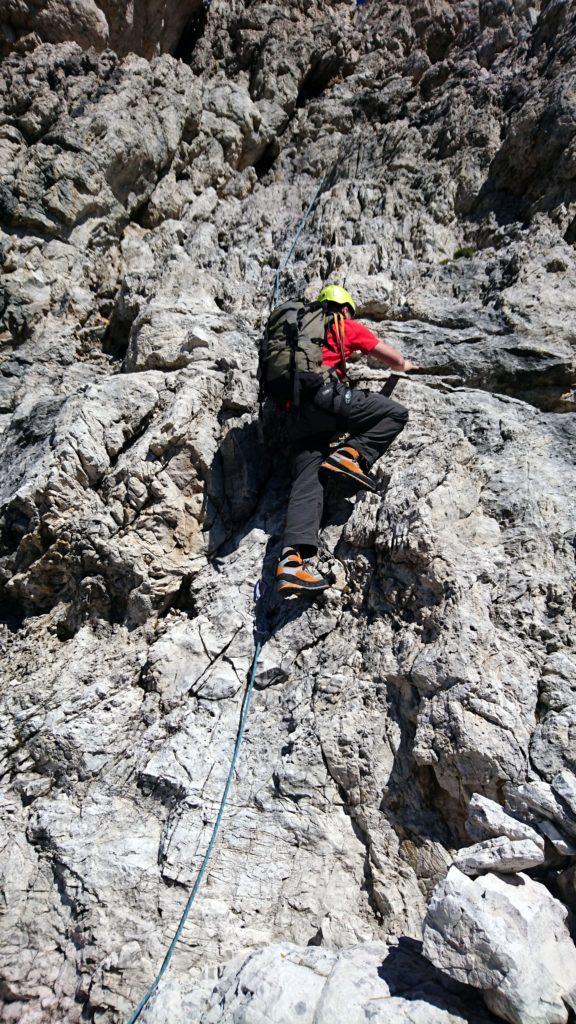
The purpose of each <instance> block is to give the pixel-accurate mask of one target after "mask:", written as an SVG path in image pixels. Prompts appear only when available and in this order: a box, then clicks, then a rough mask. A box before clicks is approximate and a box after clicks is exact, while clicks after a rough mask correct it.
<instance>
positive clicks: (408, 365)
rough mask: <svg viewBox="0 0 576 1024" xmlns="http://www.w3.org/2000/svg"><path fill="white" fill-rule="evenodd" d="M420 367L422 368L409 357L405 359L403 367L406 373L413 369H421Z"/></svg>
mask: <svg viewBox="0 0 576 1024" xmlns="http://www.w3.org/2000/svg"><path fill="white" fill-rule="evenodd" d="M420 369H421V367H420V366H417V364H416V363H411V362H410V360H409V359H405V360H404V367H403V371H404V373H410V371H411V370H420Z"/></svg>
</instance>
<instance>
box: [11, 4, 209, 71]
mask: <svg viewBox="0 0 576 1024" xmlns="http://www.w3.org/2000/svg"><path fill="white" fill-rule="evenodd" d="M0 18H1V21H0V47H1V49H0V55H2V56H3V55H4V54H6V53H9V52H10V51H11V50H12V49H16V50H19V51H20V52H25V51H26V50H30V49H33V48H34V46H36V45H37V44H38V43H39V42H46V43H63V42H75V43H79V44H80V46H82V47H95V49H97V50H103V49H105V48H106V47H108V46H109V47H111V48H112V49H113V50H115V51H116V52H117V53H120V54H126V53H130V52H133V53H138V54H140V55H141V56H143V57H153V56H155V55H156V54H159V53H163V52H165V51H169V52H172V51H173V50H177V49H178V47H179V46H180V47H182V48H184V49H186V47H187V45H190V43H189V40H190V39H194V37H195V35H196V34H197V33H198V32H201V31H202V28H203V25H204V20H205V11H204V7H203V3H202V0H135V2H134V0H0Z"/></svg>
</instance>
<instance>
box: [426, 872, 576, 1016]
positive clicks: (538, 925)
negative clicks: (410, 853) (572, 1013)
mask: <svg viewBox="0 0 576 1024" xmlns="http://www.w3.org/2000/svg"><path fill="white" fill-rule="evenodd" d="M566 914H567V912H566V910H565V908H564V907H563V906H562V904H561V903H560V902H559V901H558V900H556V899H554V898H553V897H552V896H551V895H550V894H549V892H548V891H547V889H546V888H545V887H544V886H543V885H541V884H540V883H539V882H534V881H532V880H531V879H530V878H528V877H527V876H526V875H519V876H518V877H516V878H514V879H511V880H508V879H504V878H502V877H500V876H498V875H491V874H489V875H484V876H483V877H482V878H478V879H476V880H475V881H471V880H470V879H468V878H466V876H465V875H463V874H462V873H461V872H460V871H458V869H457V868H451V869H450V872H449V873H448V876H447V878H446V879H445V881H444V882H441V883H440V885H439V886H438V888H437V889H436V891H435V893H434V895H433V897H432V900H431V901H430V904H429V907H428V912H427V915H426V919H425V922H424V947H423V949H424V955H425V956H427V957H428V959H429V960H430V961H431V962H432V963H433V964H435V965H436V966H437V967H440V968H441V970H442V971H444V972H446V973H447V974H449V975H450V976H451V977H453V978H455V979H456V980H458V981H461V982H466V983H467V984H471V985H473V986H474V987H475V988H478V989H479V990H480V991H481V992H482V994H483V997H484V1000H485V1002H486V1004H487V1006H488V1007H489V1008H490V1009H491V1010H492V1011H493V1012H494V1013H496V1014H497V1015H498V1016H499V1017H502V1018H503V1019H504V1020H507V1021H510V1022H511V1024H543V1022H547V1024H565V1022H566V1021H567V1020H568V1007H572V1008H574V1005H575V1003H576V947H575V946H574V944H573V942H572V939H571V938H570V935H569V932H568V929H567V928H566V924H565V919H566ZM528 963H529V964H530V970H529V971H528V970H526V965H527V964H528Z"/></svg>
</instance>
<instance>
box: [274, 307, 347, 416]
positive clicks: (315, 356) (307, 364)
mask: <svg viewBox="0 0 576 1024" xmlns="http://www.w3.org/2000/svg"><path fill="white" fill-rule="evenodd" d="M332 320H333V316H332V314H331V313H327V311H326V303H324V302H296V301H294V300H293V299H289V300H288V301H287V302H283V303H282V304H281V305H280V306H276V308H275V309H273V310H272V312H271V314H270V316H269V318H268V322H267V324H266V329H265V331H264V337H263V339H262V343H261V346H260V366H259V374H258V375H259V379H260V395H261V399H262V398H264V397H270V398H272V399H274V400H275V401H277V402H286V401H290V402H291V403H292V408H293V409H297V408H298V406H299V404H300V391H301V389H302V388H303V387H304V388H308V389H310V390H312V389H314V388H315V387H318V386H320V385H321V384H323V383H324V382H325V380H326V378H327V377H328V376H329V372H328V370H327V369H326V367H323V366H322V346H323V344H324V342H325V340H326V332H327V330H328V328H329V327H330V325H331V323H332Z"/></svg>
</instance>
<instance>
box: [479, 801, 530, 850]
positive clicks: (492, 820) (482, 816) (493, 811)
mask: <svg viewBox="0 0 576 1024" xmlns="http://www.w3.org/2000/svg"><path fill="white" fill-rule="evenodd" d="M466 831H467V833H468V835H469V836H470V838H471V839H476V840H478V842H482V841H483V840H484V839H498V838H499V837H500V836H506V838H507V839H528V840H531V841H532V842H534V843H538V840H539V835H538V833H537V832H536V831H535V829H533V828H532V827H531V826H530V825H527V824H526V823H525V822H524V821H518V819H517V818H512V817H511V816H510V815H509V814H506V811H505V810H504V808H503V807H501V806H500V804H497V803H495V802H494V800H488V798H487V797H485V796H482V795H481V794H480V793H474V795H473V796H472V799H471V800H470V805H469V807H468V817H467V819H466Z"/></svg>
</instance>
